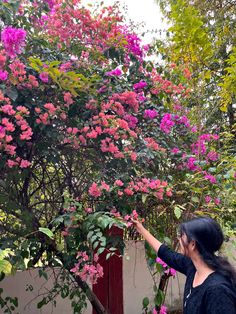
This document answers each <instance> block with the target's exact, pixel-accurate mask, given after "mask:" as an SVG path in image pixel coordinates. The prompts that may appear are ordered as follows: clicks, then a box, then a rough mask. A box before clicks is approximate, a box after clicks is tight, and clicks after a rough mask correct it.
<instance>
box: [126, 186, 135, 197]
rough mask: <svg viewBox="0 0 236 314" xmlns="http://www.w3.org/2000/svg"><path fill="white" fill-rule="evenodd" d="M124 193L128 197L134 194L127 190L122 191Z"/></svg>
mask: <svg viewBox="0 0 236 314" xmlns="http://www.w3.org/2000/svg"><path fill="white" fill-rule="evenodd" d="M124 193H125V194H126V195H129V196H131V195H133V194H134V192H133V191H132V190H130V189H128V188H126V189H124Z"/></svg>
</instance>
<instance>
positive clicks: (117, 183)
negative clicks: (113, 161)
mask: <svg viewBox="0 0 236 314" xmlns="http://www.w3.org/2000/svg"><path fill="white" fill-rule="evenodd" d="M114 185H116V186H123V185H124V183H123V182H122V181H121V180H116V181H115V183H114Z"/></svg>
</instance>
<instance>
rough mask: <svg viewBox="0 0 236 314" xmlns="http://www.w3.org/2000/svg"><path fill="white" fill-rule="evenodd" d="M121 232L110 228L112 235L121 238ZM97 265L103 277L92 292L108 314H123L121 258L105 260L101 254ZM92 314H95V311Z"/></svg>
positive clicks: (104, 256)
mask: <svg viewBox="0 0 236 314" xmlns="http://www.w3.org/2000/svg"><path fill="white" fill-rule="evenodd" d="M122 232H123V231H122V230H121V229H119V228H112V234H115V235H119V236H121V237H122V235H123V233H122ZM99 263H100V264H101V265H102V266H103V271H104V276H103V278H101V279H98V283H97V284H96V285H94V286H93V292H94V293H95V294H96V295H97V297H98V299H99V300H100V302H101V303H102V305H103V306H104V307H105V309H106V310H107V311H108V313H109V314H124V309H123V262H122V257H118V256H117V255H113V256H112V257H111V258H109V259H108V260H106V253H103V254H101V255H100V256H99ZM93 314H97V313H96V311H95V310H93Z"/></svg>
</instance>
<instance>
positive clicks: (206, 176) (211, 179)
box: [204, 173, 216, 184]
mask: <svg viewBox="0 0 236 314" xmlns="http://www.w3.org/2000/svg"><path fill="white" fill-rule="evenodd" d="M204 178H205V179H206V180H208V181H210V182H211V183H212V184H214V183H216V178H215V177H214V176H213V175H211V174H209V173H206V174H205V176H204Z"/></svg>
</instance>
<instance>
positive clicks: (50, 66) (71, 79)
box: [29, 57, 99, 96]
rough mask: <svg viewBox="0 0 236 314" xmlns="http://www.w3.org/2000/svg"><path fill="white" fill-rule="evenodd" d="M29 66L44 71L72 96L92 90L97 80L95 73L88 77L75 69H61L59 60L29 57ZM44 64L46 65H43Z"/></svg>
mask: <svg viewBox="0 0 236 314" xmlns="http://www.w3.org/2000/svg"><path fill="white" fill-rule="evenodd" d="M29 61H30V66H31V67H32V68H33V69H34V70H35V71H36V72H38V73H42V72H46V73H47V74H48V76H49V77H50V78H51V80H52V81H53V82H54V83H55V84H57V85H58V86H59V87H60V88H61V89H62V90H66V91H69V92H71V94H72V95H73V96H78V93H79V92H87V91H93V84H94V83H95V82H96V81H97V80H98V78H99V77H98V76H97V75H91V76H90V77H89V78H87V77H85V76H84V75H83V74H81V73H76V72H75V71H68V72H65V71H61V70H60V69H59V65H60V64H61V62H60V61H52V62H45V64H44V63H43V62H42V61H41V60H40V59H38V58H33V57H30V58H29ZM45 65H46V66H45Z"/></svg>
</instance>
